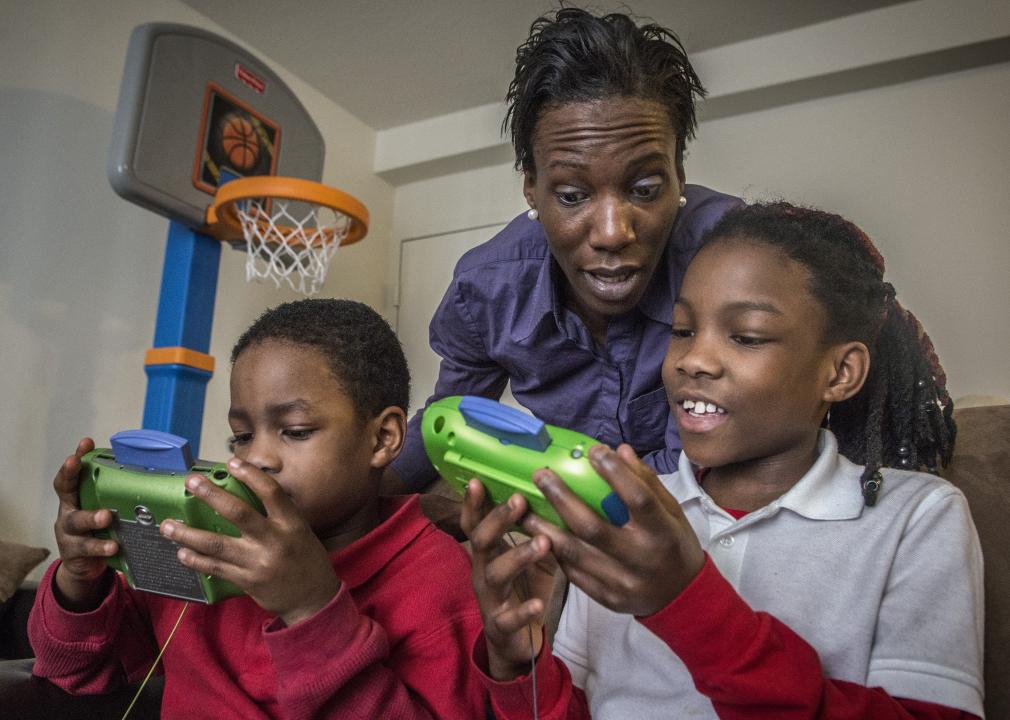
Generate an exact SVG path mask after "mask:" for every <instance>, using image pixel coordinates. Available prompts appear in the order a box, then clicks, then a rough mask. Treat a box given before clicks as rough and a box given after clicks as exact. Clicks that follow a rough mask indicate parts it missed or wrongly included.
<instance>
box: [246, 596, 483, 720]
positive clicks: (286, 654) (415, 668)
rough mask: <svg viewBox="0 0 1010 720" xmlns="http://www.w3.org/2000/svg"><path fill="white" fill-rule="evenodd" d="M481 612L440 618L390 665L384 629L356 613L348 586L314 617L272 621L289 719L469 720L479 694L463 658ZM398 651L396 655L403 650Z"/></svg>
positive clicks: (280, 690)
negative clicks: (407, 654) (406, 659)
mask: <svg viewBox="0 0 1010 720" xmlns="http://www.w3.org/2000/svg"><path fill="white" fill-rule="evenodd" d="M479 631H480V615H479V613H478V612H477V611H476V608H474V610H473V612H472V613H470V614H467V615H459V616H457V617H450V618H446V621H445V623H444V624H442V625H440V626H439V627H436V628H433V629H432V630H431V632H429V633H427V634H426V635H425V636H424V638H421V639H420V640H419V641H418V642H417V643H416V644H415V646H414V647H412V648H411V660H410V663H409V666H404V664H403V663H399V664H398V665H397V667H396V670H395V671H394V670H393V668H392V667H391V664H392V663H391V661H390V648H389V643H388V640H387V636H386V632H385V630H384V629H383V628H382V626H381V625H379V624H378V623H377V622H375V621H374V620H372V619H371V618H369V617H367V616H366V615H363V614H361V613H360V612H358V608H357V606H356V605H355V603H354V600H353V599H352V598H351V595H350V592H349V591H348V589H347V585H346V584H342V585H341V587H340V590H339V591H338V592H337V594H336V596H335V597H334V598H333V600H331V601H330V603H329V604H328V605H327V606H326V607H325V608H323V609H322V610H320V611H319V612H318V613H316V614H315V615H313V616H312V617H310V618H308V619H306V620H304V621H302V622H300V623H298V624H297V625H294V626H292V627H290V628H289V627H287V626H285V625H284V624H283V622H281V621H280V620H276V619H275V620H273V621H272V622H270V623H268V624H267V625H266V626H265V627H264V638H265V642H266V644H267V648H268V650H269V652H270V654H271V657H272V659H273V662H274V666H275V669H276V672H277V678H278V687H277V699H278V702H279V704H280V706H281V707H284V708H285V709H286V713H285V717H288V718H310V717H311V718H320V717H327V718H329V717H332V718H338V717H347V713H348V709H349V708H353V709H354V710H355V713H356V716H357V717H369V718H373V717H374V718H387V717H388V718H403V719H404V720H408V719H410V718H447V719H455V718H459V720H464V719H466V720H470V719H471V718H479V717H482V716H483V714H484V698H485V694H484V691H483V688H482V687H481V684H480V682H479V681H478V680H477V678H476V675H475V674H474V673H473V672H472V671H471V668H470V661H469V657H468V653H469V648H470V644H471V642H472V640H473V638H474V636H476V635H477V634H478V633H479ZM402 650H403V649H402V648H397V654H398V655H400V654H402Z"/></svg>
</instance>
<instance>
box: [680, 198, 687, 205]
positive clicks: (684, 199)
mask: <svg viewBox="0 0 1010 720" xmlns="http://www.w3.org/2000/svg"><path fill="white" fill-rule="evenodd" d="M685 205H687V198H686V197H684V196H683V195H681V196H680V206H681V207H684V206H685Z"/></svg>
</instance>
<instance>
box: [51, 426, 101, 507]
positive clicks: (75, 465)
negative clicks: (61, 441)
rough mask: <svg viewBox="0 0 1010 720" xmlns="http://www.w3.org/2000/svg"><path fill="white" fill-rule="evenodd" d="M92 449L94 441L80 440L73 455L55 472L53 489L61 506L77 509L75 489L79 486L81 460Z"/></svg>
mask: <svg viewBox="0 0 1010 720" xmlns="http://www.w3.org/2000/svg"><path fill="white" fill-rule="evenodd" d="M94 449H95V441H94V440H92V439H91V438H88V437H86V438H81V440H80V441H79V442H78V443H77V448H76V449H75V450H74V452H73V454H72V455H69V456H68V457H67V459H66V460H64V461H63V464H62V465H61V466H60V469H59V470H57V471H56V476H55V477H54V478H53V489H54V490H56V495H57V497H59V499H60V505H61V506H63V507H70V508H76V507H79V504H78V503H79V501H78V498H77V488H78V486H79V484H80V483H79V479H78V476H79V475H80V473H81V458H82V457H84V455H85V454H87V453H89V452H91V451H92V450H94Z"/></svg>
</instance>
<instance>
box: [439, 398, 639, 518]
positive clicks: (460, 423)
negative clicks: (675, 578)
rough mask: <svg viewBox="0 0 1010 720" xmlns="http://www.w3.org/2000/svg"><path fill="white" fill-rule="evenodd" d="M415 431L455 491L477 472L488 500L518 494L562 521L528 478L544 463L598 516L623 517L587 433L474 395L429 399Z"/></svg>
mask: <svg viewBox="0 0 1010 720" xmlns="http://www.w3.org/2000/svg"><path fill="white" fill-rule="evenodd" d="M421 435H422V437H423V438H424V448H425V450H426V451H427V453H428V457H429V458H430V459H431V462H432V464H433V465H434V466H435V469H436V470H438V473H439V475H441V476H442V477H443V478H445V479H446V481H448V482H449V484H450V485H452V486H453V487H455V488H456V489H457V490H459V491H460V492H462V491H463V489H464V488H465V487H466V483H467V481H468V480H469V479H470V478H472V477H476V478H477V479H479V480H480V481H481V482H482V483H483V484H484V487H486V488H487V490H488V493H489V494H490V495H491V499H492V500H494V502H496V503H503V502H505V501H506V500H508V498H509V497H510V496H511V495H512V494H513V493H519V494H521V495H523V496H524V497H525V498H526V501H527V502H528V503H529V505H530V508H531V509H532V511H533V512H534V513H536V514H537V515H539V516H540V517H542V518H544V519H545V520H550V521H551V522H553V523H555V524H556V525H558V526H560V527H565V524H564V522H562V520H561V518H560V517H559V516H558V514H557V511H556V510H555V509H554V507H553V506H552V505H551V504H550V503H549V502H547V500H546V498H544V496H543V493H541V492H540V490H539V489H538V488H537V486H536V485H534V484H533V473H534V472H535V471H536V470H539V469H541V468H545V467H546V468H550V469H551V470H553V471H554V472H555V473H557V474H558V476H559V477H560V478H561V479H562V480H564V481H565V483H566V484H567V485H568V487H569V488H571V489H572V491H573V492H574V493H575V494H576V495H578V496H579V497H580V498H581V499H582V500H583V501H584V502H585V503H586V504H587V505H589V507H591V508H592V509H593V510H595V511H596V513H597V514H598V515H599V516H600V517H602V518H604V519H606V520H609V521H610V522H611V523H613V524H614V525H623V524H624V523H626V522H627V521H628V509H627V508H626V507H625V505H624V503H623V502H622V501H621V499H620V498H619V497H618V496H617V494H616V493H615V492H614V491H613V489H612V488H611V487H610V485H608V484H607V482H606V481H605V480H604V479H603V478H602V477H600V475H599V474H598V473H597V472H596V471H595V470H594V469H593V466H592V465H590V463H589V458H588V456H587V453H588V451H589V448H590V447H592V446H593V445H597V444H598V443H597V441H596V440H594V439H593V438H591V437H589V436H588V435H583V434H582V433H580V432H575V431H574V430H566V429H565V428H560V427H555V426H554V425H548V424H546V423H544V422H543V421H541V420H538V419H537V418H535V417H532V416H530V415H527V414H526V413H524V412H521V411H519V410H516V409H515V408H511V407H508V406H507V405H502V404H501V403H499V402H496V401H494V400H489V399H487V398H483V397H477V396H473V395H463V396H460V395H453V396H451V397H446V398H442V399H441V400H437V401H435V402H433V403H432V404H431V405H429V406H428V407H427V409H425V411H424V415H423V417H422V419H421Z"/></svg>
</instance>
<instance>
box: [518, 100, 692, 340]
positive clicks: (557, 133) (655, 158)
mask: <svg viewBox="0 0 1010 720" xmlns="http://www.w3.org/2000/svg"><path fill="white" fill-rule="evenodd" d="M676 149H677V137H676V134H675V133H674V131H673V127H672V125H671V123H670V118H669V115H668V114H667V111H666V109H665V108H664V107H663V106H662V105H660V104H659V103H657V102H655V101H652V100H643V99H640V98H625V97H617V98H606V99H602V100H592V101H586V102H575V103H568V104H565V105H559V106H556V107H553V108H550V109H548V110H545V111H544V112H543V114H542V115H541V116H540V119H539V121H538V122H537V126H536V130H535V131H534V134H533V161H534V167H535V169H536V172H535V174H527V175H526V178H525V183H524V192H525V195H526V199H527V202H528V203H529V205H530V207H532V208H535V209H536V210H537V212H538V213H539V215H540V222H542V223H543V225H544V230H545V231H546V233H547V241H548V243H549V245H550V249H551V253H552V254H553V255H554V258H555V260H557V262H558V265H560V266H561V270H562V272H563V273H564V277H565V280H566V288H565V291H566V292H565V304H566V305H567V306H568V307H570V308H571V309H572V310H574V311H575V312H576V313H578V314H579V315H580V316H581V317H582V319H583V320H584V321H585V322H586V324H587V326H588V327H589V329H590V331H591V332H592V333H593V335H594V336H596V337H597V338H600V337H601V336H603V337H605V334H606V327H607V322H608V320H609V318H611V317H613V316H616V315H620V314H623V313H626V312H628V311H629V310H631V309H632V308H634V307H635V305H636V304H637V303H638V301H639V300H640V299H641V297H642V295H643V293H644V292H645V288H646V287H647V286H648V284H649V281H650V279H651V278H652V274H653V273H654V272H655V270H656V267H657V265H658V264H659V259H660V257H661V256H662V254H663V249H664V248H665V247H666V242H667V239H668V238H669V235H670V230H671V228H672V227H673V221H674V218H675V217H676V216H677V210H678V208H679V204H678V203H679V200H680V193H681V184H680V181H679V180H678V177H677V167H676V159H675V158H676Z"/></svg>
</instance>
